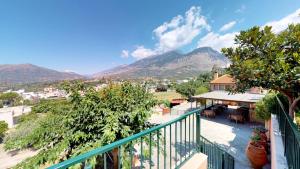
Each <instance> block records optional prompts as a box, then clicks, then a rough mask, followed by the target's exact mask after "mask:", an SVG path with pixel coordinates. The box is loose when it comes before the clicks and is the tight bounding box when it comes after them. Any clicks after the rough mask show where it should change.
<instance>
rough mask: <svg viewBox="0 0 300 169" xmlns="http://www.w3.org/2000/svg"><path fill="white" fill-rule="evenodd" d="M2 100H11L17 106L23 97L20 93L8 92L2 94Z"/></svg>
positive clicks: (0, 97)
mask: <svg viewBox="0 0 300 169" xmlns="http://www.w3.org/2000/svg"><path fill="white" fill-rule="evenodd" d="M0 100H1V101H2V102H9V103H10V104H11V105H13V106H16V105H18V104H20V101H21V100H22V98H21V96H20V95H19V94H18V93H14V92H8V93H2V94H0Z"/></svg>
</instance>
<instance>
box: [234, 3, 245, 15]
mask: <svg viewBox="0 0 300 169" xmlns="http://www.w3.org/2000/svg"><path fill="white" fill-rule="evenodd" d="M245 10H246V5H244V4H243V5H242V6H241V7H240V8H239V9H237V10H235V11H234V12H235V13H243V12H244V11H245Z"/></svg>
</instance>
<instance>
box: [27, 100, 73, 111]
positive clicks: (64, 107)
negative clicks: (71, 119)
mask: <svg viewBox="0 0 300 169" xmlns="http://www.w3.org/2000/svg"><path fill="white" fill-rule="evenodd" d="M70 109H71V103H70V102H69V101H67V100H65V99H60V100H41V101H40V102H39V103H38V104H36V105H34V106H33V107H32V112H33V113H49V112H51V113H53V114H67V113H68V112H69V111H70Z"/></svg>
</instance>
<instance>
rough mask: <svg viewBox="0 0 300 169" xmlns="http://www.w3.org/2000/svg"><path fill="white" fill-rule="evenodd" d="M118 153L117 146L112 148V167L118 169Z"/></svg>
mask: <svg viewBox="0 0 300 169" xmlns="http://www.w3.org/2000/svg"><path fill="white" fill-rule="evenodd" d="M118 154H119V149H118V148H114V149H113V150H112V155H113V162H114V167H113V169H118V167H119V157H118Z"/></svg>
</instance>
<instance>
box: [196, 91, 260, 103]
mask: <svg viewBox="0 0 300 169" xmlns="http://www.w3.org/2000/svg"><path fill="white" fill-rule="evenodd" d="M264 96H265V94H255V93H237V94H230V93H229V92H228V91H221V90H217V91H211V92H208V93H203V94H200V95H196V96H192V98H193V99H194V100H196V101H199V100H203V99H204V100H212V101H214V100H215V101H228V102H237V103H239V102H242V103H256V102H258V101H259V100H260V99H262V98H263V97H264Z"/></svg>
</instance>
